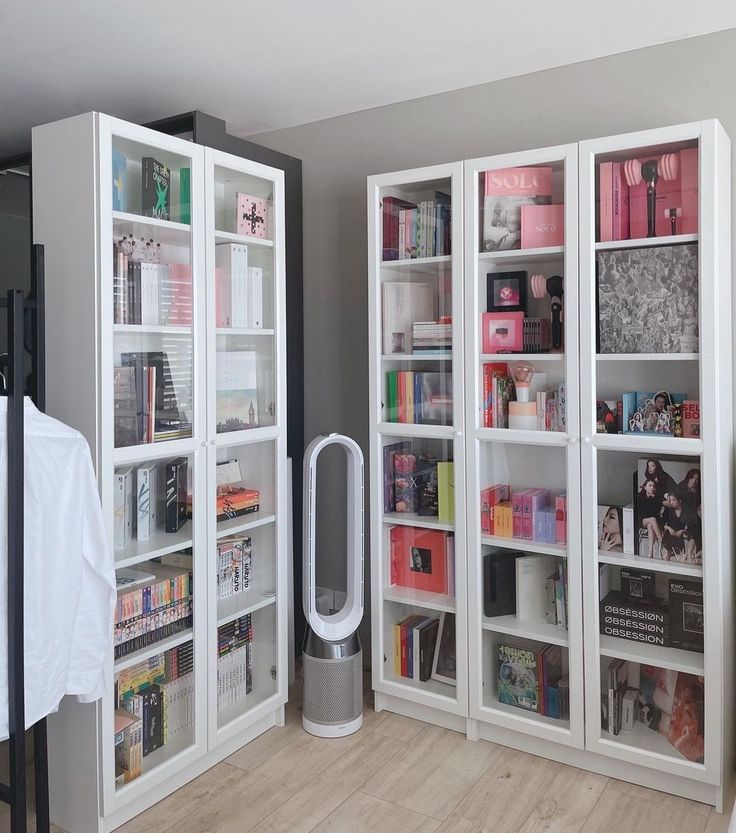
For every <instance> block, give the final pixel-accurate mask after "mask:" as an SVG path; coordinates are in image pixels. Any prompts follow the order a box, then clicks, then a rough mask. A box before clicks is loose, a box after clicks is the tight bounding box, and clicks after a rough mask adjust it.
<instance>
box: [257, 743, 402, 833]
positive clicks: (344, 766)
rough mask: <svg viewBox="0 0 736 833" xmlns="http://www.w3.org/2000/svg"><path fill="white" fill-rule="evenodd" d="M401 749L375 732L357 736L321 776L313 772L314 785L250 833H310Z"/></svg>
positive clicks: (302, 791) (291, 799)
mask: <svg viewBox="0 0 736 833" xmlns="http://www.w3.org/2000/svg"><path fill="white" fill-rule="evenodd" d="M332 742H333V741H322V743H332ZM402 748H403V746H402V744H401V743H399V742H398V741H395V740H392V739H391V738H387V737H384V736H383V735H379V734H377V733H376V732H366V733H361V736H360V740H359V742H358V743H356V744H354V745H353V746H352V747H351V748H350V749H349V750H348V751H347V752H345V753H344V754H343V755H342V756H341V757H340V758H339V759H337V760H336V761H335V762H334V763H333V765H332V766H330V767H329V768H326V769H324V770H323V771H321V773H320V770H319V769H316V768H315V769H313V770H312V775H313V776H315V775H316V777H315V778H314V781H313V782H312V783H308V784H307V785H306V786H304V787H303V788H302V789H301V790H299V792H297V793H295V794H294V795H293V796H292V797H291V798H289V800H288V801H286V802H285V803H284V804H283V805H282V806H281V807H279V808H278V809H277V810H276V811H275V812H272V813H271V814H270V815H269V816H268V817H267V818H265V819H263V821H261V823H260V824H258V825H257V826H256V827H255V828H253V831H252V833H310V831H311V830H313V829H314V827H315V826H316V825H318V824H320V823H321V822H322V821H324V819H326V818H327V816H329V815H330V813H332V812H333V811H334V810H336V809H337V808H338V807H339V806H340V805H341V804H342V803H343V802H344V801H345V800H346V799H348V798H350V797H351V796H352V795H353V794H354V793H355V792H356V791H357V790H358V789H359V788H360V787H361V786H362V785H363V784H364V783H365V782H366V780H367V779H368V778H370V777H371V775H373V773H375V772H377V771H378V770H379V769H381V767H383V766H384V765H386V764H387V763H388V762H389V761H391V759H393V758H395V757H396V756H397V755H398V754H399V753H400V752H401V750H402Z"/></svg>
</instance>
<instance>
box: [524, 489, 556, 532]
mask: <svg viewBox="0 0 736 833" xmlns="http://www.w3.org/2000/svg"><path fill="white" fill-rule="evenodd" d="M549 501H550V495H549V489H529V491H527V492H526V493H525V494H524V520H523V524H522V532H523V537H524V538H526V539H527V540H528V541H531V540H532V539H533V538H534V518H535V516H536V514H537V512H538V511H539V510H540V509H543V508H544V507H545V506H547V504H548V503H549Z"/></svg>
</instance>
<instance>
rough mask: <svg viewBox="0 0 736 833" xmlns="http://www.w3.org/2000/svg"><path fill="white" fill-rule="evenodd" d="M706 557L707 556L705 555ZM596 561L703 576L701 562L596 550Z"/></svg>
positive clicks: (618, 565) (676, 573) (659, 571)
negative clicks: (695, 562) (666, 559)
mask: <svg viewBox="0 0 736 833" xmlns="http://www.w3.org/2000/svg"><path fill="white" fill-rule="evenodd" d="M706 557H707V556H706ZM598 561H599V563H601V564H614V565H615V566H617V567H636V568H637V569H642V570H653V571H654V572H656V573H670V574H671V575H673V576H692V577H693V578H702V577H703V565H702V564H687V563H683V562H680V561H660V560H659V559H657V558H642V557H641V556H638V555H630V554H629V553H622V552H604V551H603V550H599V551H598Z"/></svg>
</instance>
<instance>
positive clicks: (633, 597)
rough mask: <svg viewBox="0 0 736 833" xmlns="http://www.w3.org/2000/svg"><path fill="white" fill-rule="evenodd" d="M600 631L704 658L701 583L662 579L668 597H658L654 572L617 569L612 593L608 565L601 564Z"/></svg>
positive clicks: (606, 634) (680, 579)
mask: <svg viewBox="0 0 736 833" xmlns="http://www.w3.org/2000/svg"><path fill="white" fill-rule="evenodd" d="M598 571H599V589H600V598H601V601H600V614H599V624H600V632H601V633H602V634H604V635H605V636H613V637H616V638H618V639H627V640H629V641H631V642H642V643H645V644H647V645H656V646H659V647H662V648H679V649H681V650H683V651H695V652H696V653H700V654H702V653H703V643H704V620H705V617H704V608H703V583H702V581H686V580H685V579H682V578H680V577H676V578H673V577H669V578H668V577H664V578H663V579H662V580H663V581H666V587H667V598H666V599H665V598H661V597H660V596H659V595H658V593H657V586H656V573H653V572H650V571H649V570H631V569H628V568H626V567H623V568H621V571H620V574H619V582H620V590H611V580H612V576H611V565H610V564H601V565H599V568H598Z"/></svg>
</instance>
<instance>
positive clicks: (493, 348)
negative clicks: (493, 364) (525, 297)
mask: <svg viewBox="0 0 736 833" xmlns="http://www.w3.org/2000/svg"><path fill="white" fill-rule="evenodd" d="M482 343H483V352H484V353H521V352H522V351H523V349H524V313H523V312H484V313H483V338H482Z"/></svg>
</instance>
